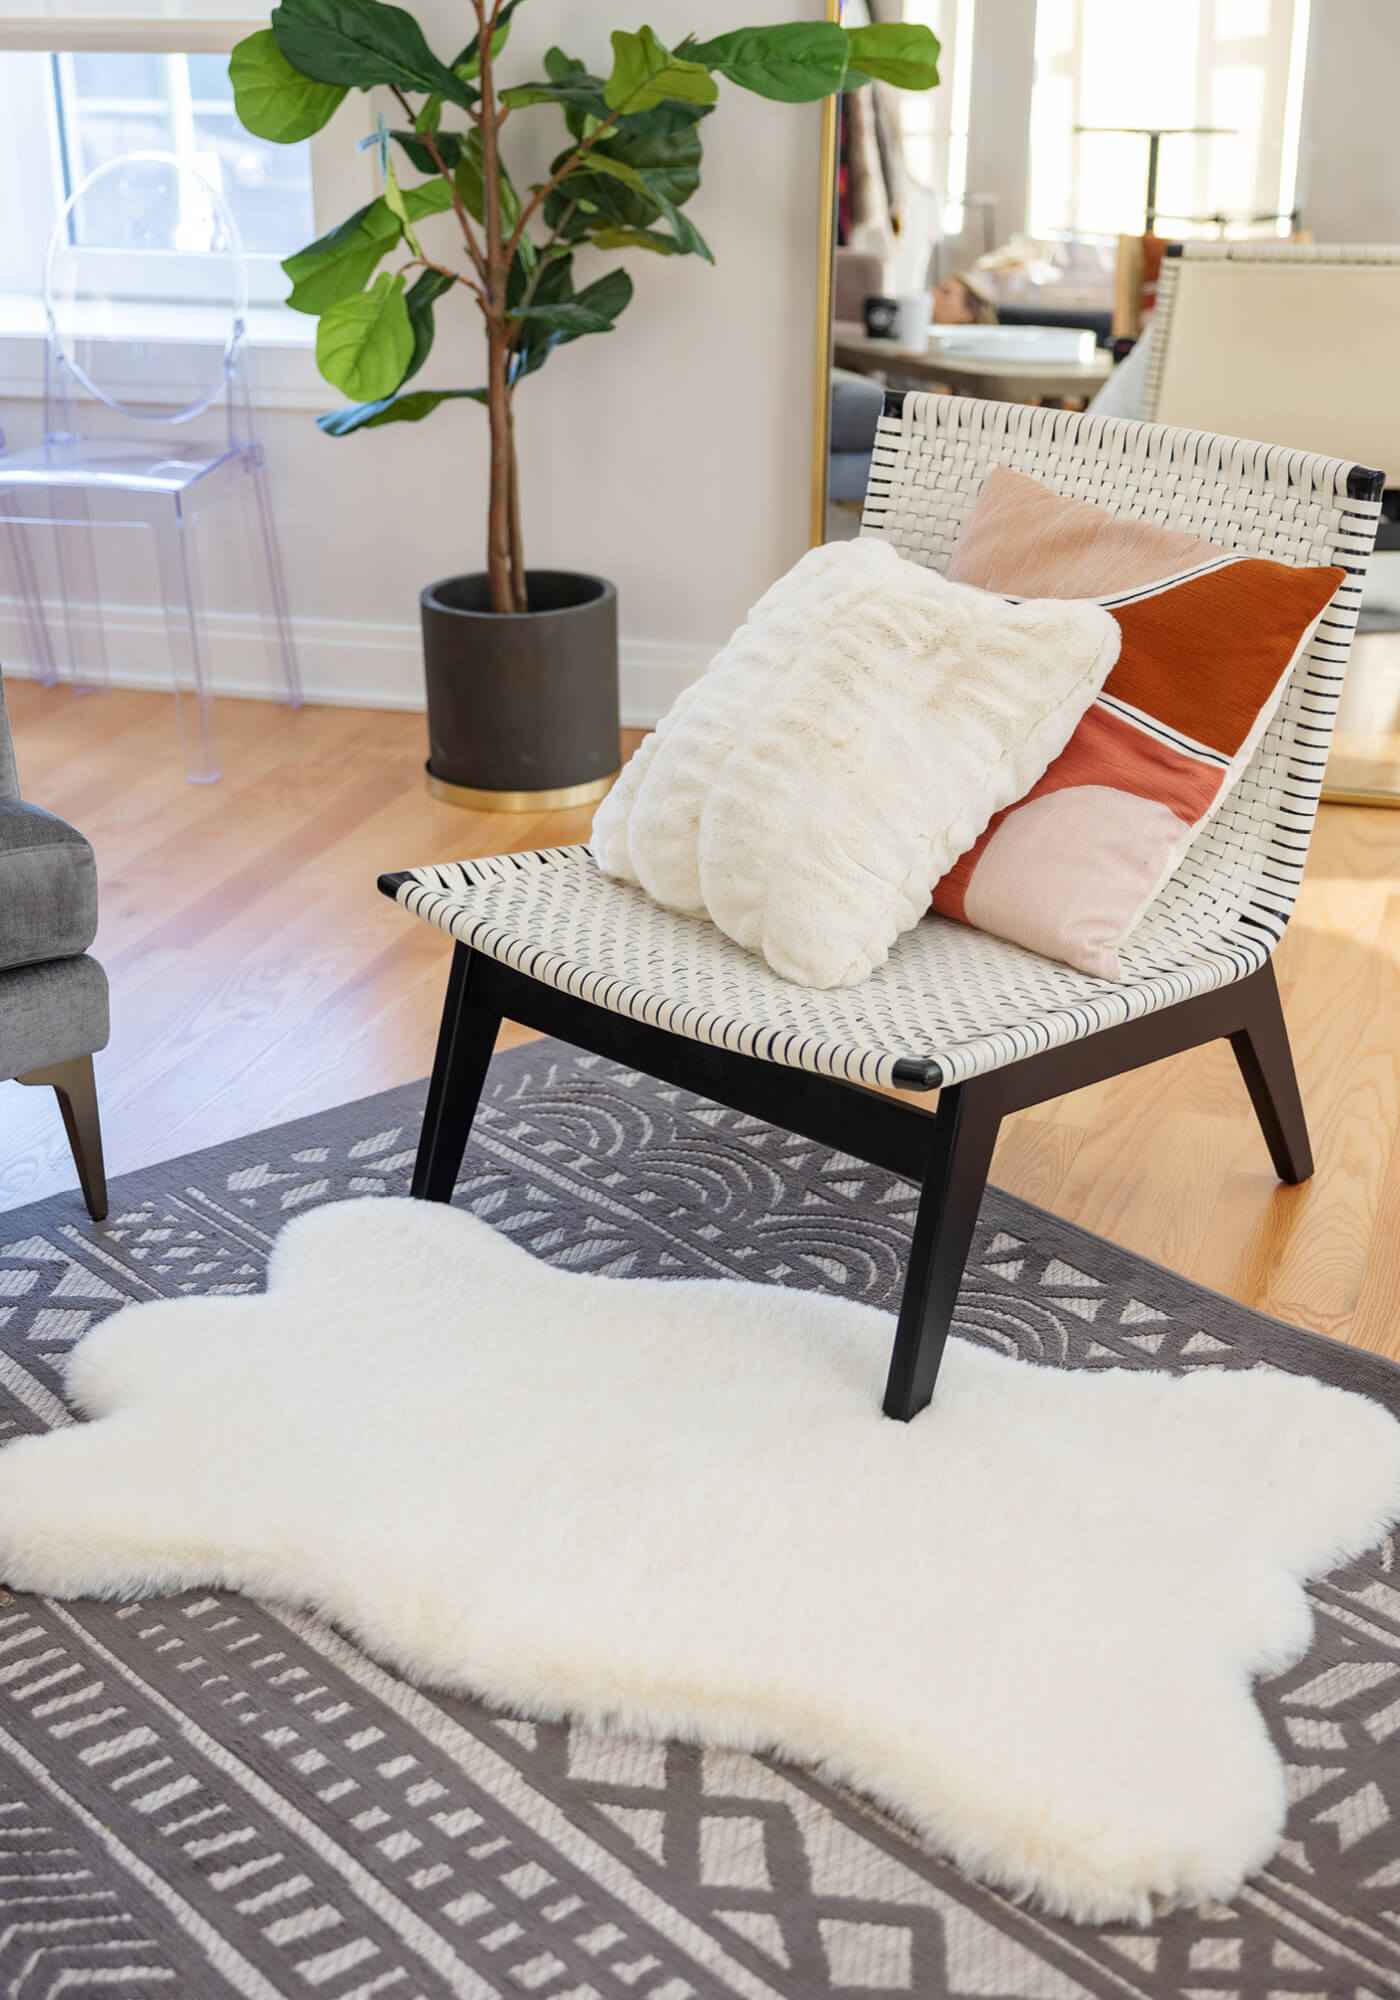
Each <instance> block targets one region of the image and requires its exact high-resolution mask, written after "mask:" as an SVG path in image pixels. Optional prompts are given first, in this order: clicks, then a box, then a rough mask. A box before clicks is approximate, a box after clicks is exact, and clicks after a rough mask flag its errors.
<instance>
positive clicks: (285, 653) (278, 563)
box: [244, 445, 302, 708]
mask: <svg viewBox="0 0 1400 2000" xmlns="http://www.w3.org/2000/svg"><path fill="white" fill-rule="evenodd" d="M244 463H245V464H246V466H247V469H248V476H249V478H250V479H251V480H252V485H253V508H254V512H255V513H256V515H257V526H258V541H259V544H260V552H261V555H262V572H263V587H264V595H265V597H266V598H267V601H268V604H269V605H270V607H271V610H272V620H273V624H274V626H275V628H276V633H277V652H278V659H279V663H280V665H281V668H282V679H283V682H284V684H285V688H286V692H285V693H284V694H280V695H278V696H277V699H278V700H279V701H285V702H286V704H287V706H288V708H300V707H301V703H302V693H301V670H300V668H299V667H298V665H297V649H296V640H295V639H294V638H293V636H292V618H291V613H290V612H289V611H288V609H287V584H286V579H285V578H284V576H283V574H282V553H281V549H280V547H279V545H278V541H277V523H276V521H275V519H274V518H273V513H272V496H271V494H270V493H269V492H268V488H267V469H266V467H265V466H264V464H263V455H262V447H261V446H260V445H253V446H250V448H249V452H248V456H247V457H246V459H245V461H244Z"/></svg>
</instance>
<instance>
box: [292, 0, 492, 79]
mask: <svg viewBox="0 0 1400 2000" xmlns="http://www.w3.org/2000/svg"><path fill="white" fill-rule="evenodd" d="M272 32H273V34H274V35H275V36H276V37H277V46H278V48H279V49H280V50H281V52H282V54H283V55H284V56H285V57H286V58H287V61H288V62H289V63H290V64H291V65H292V68H293V69H298V70H300V71H301V73H302V75H303V76H309V77H314V78H315V79H316V81H317V82H318V83H339V84H353V85H356V86H358V88H360V89H361V90H367V89H368V88H369V86H370V85H371V84H375V83H387V84H391V85H394V86H396V87H397V88H398V89H400V90H422V91H427V92H428V93H429V94H432V93H436V94H437V95H439V96H441V97H445V98H446V99H447V100H448V102H449V103H450V104H468V103H474V102H475V100H476V97H477V92H476V91H474V90H472V89H471V86H470V85H469V84H466V83H464V82H463V81H462V79H461V78H460V77H456V76H454V75H453V74H452V71H451V70H450V69H448V68H447V66H446V64H445V63H442V62H439V60H438V58H437V57H436V56H435V55H434V54H433V52H432V50H431V49H430V48H429V47H428V44H427V43H426V42H425V41H424V39H423V31H422V29H421V28H420V27H419V25H418V23H417V22H416V21H415V20H414V18H413V16H412V15H411V14H407V13H405V12H404V10H403V8H402V7H390V6H387V5H385V0H282V4H281V6H279V7H277V8H274V10H273V15H272ZM464 92H469V93H470V95H469V96H464V95H463V93H464Z"/></svg>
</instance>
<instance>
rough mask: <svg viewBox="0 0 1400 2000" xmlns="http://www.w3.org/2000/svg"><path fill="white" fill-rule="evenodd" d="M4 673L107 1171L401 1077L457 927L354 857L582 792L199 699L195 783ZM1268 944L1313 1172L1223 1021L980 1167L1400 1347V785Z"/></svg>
mask: <svg viewBox="0 0 1400 2000" xmlns="http://www.w3.org/2000/svg"><path fill="white" fill-rule="evenodd" d="M7 693H8V696H9V701H10V708H11V715H12V719H13V722H14V727H15V736H16V742H17V748H18V754H19V760H20V770H21V776H22V779H23V783H24V789H25V794H26V796H27V797H29V798H31V799H33V800H35V801H36V802H38V803H39V804H42V805H45V806H48V807H49V808H51V809H52V810H53V811H55V812H58V813H61V814H62V815H63V816H64V817H65V818H69V819H72V820H73V821H74V822H75V823H76V824H77V825H78V826H80V827H81V828H82V829H83V831H84V832H85V833H87V834H88V835H89V836H90V837H91V839H92V841H93V844H94V846H95V847H96V850H97V856H98V864H99V869H100V872H101V879H102V923H101V929H100V932H99V934H98V939H97V945H96V950H97V953H98V955H99V956H100V957H101V959H102V960H103V962H104V964H105V965H106V967H107V970H108V973H109V975H110V978H111V982H112V1007H113V1034H112V1043H111V1046H110V1047H109V1049H108V1050H107V1051H106V1053H105V1054H104V1055H102V1056H100V1057H99V1058H98V1080H99V1086H100V1089H101V1093H102V1102H103V1115H104V1122H105V1130H106V1145H107V1158H108V1165H109V1169H110V1171H111V1172H112V1173H113V1174H114V1175H115V1174H120V1173H122V1172H125V1171H128V1170H130V1169H131V1168H134V1167H139V1166H144V1165H146V1164H148V1163H150V1162H151V1161H154V1160H158V1159H163V1158H169V1157H171V1156H172V1155H174V1154H178V1153H181V1152H187V1151H192V1150H194V1149H195V1148H197V1147H200V1146H205V1145H212V1144H214V1143H216V1142H217V1141H219V1140H222V1139H228V1138H233V1137H235V1136H237V1135H239V1134H241V1133H245V1132H251V1131H255V1130H256V1129H258V1127H260V1126H264V1125H271V1124H275V1123H277V1122H278V1121H279V1120H282V1119H286V1118H293V1117H297V1116H300V1115H301V1114H303V1113H306V1112H310V1111H316V1110H319V1109H322V1108H324V1107H326V1106H329V1105H332V1104H336V1103H343V1102H345V1101H346V1100H348V1099H350V1098H352V1097H356V1096H361V1095H364V1094H366V1093H368V1092H370V1091H374V1090H381V1089H385V1088H387V1087H388V1086H390V1085H392V1084H397V1083H403V1082H407V1081H408V1080H409V1079H411V1078H413V1077H417V1076H421V1075H423V1074H424V1073H425V1071H426V1070H427V1068H428V1066H429V1063H430V1061H431V1058H432V1050H433V1038H434V1033H435V1029H436V1023H437V1015H438V1008H439V1005H440V1002H441V996H442V988H443V983H444V980H445V977H446V970H447V957H448V952H449V949H450V947H449V945H448V942H447V940H446V939H445V938H444V937H442V936H441V935H440V934H439V933H438V932H436V931H434V930H432V929H430V928H429V927H428V926H427V925H425V924H419V923H414V922H411V921H409V920H408V919H407V918H405V917H404V916H403V915H402V914H401V913H400V912H398V911H397V910H396V909H395V908H394V907H393V906H392V905H391V904H389V903H388V902H386V901H385V900H384V899H383V898H382V897H381V896H380V895H379V894H378V893H377V891H376V889H375V877H376V875H377V874H378V873H379V872H380V871H381V870H382V869H386V868H396V867H407V866H411V865H412V864H414V863H416V862H421V861H429V860H434V859H442V858H445V857H449V856H452V857H456V856H462V855H467V854H488V853H499V852H501V851H502V850H503V849H505V848H507V847H519V848H527V847H538V846H544V845H552V844H555V843H563V842H567V841H573V840H581V839H583V838H585V837H586V835H587V831H588V825H589V821H590V818H591V811H590V809H588V808H584V809H581V810H579V811H575V812H571V813H554V814H550V815H547V816H540V817H530V816H523V815H521V816H517V815H514V814H511V815H490V814H481V813H470V812H463V811H461V810H459V809H457V808H455V807H452V806H447V805H442V804H439V803H438V802H437V801H435V800H433V799H431V798H429V796H428V794H427V792H426V791H425V789H424V786H423V755H424V747H423V721H422V718H421V716H417V715H394V714H386V713H382V712H370V711H362V710H353V709H329V708H318V709H304V710H303V711H301V713H300V714H297V715H289V714H288V713H287V712H286V711H284V710H282V709H278V708H274V707H272V706H271V705H270V704H264V703H255V702H237V701H226V702H221V703H220V704H219V728H220V732H221V744H222V750H223V758H224V772H225V775H224V777H223V779H222V781H221V782H220V783H219V784H217V785H212V786H207V787H196V786H191V785H186V784H185V783H184V782H183V779H182V776H181V771H180V764H179V757H178V749H177V745H176V741H175V727H174V719H173V711H172V704H171V702H170V700H169V698H168V697H165V696H162V695H155V694H133V693H112V694H107V695H102V696H93V697H88V698H86V699H83V700H80V701H75V700H74V699H73V697H72V696H71V695H69V694H68V693H66V692H65V691H63V690H61V689H52V690H44V689H40V688H38V687H35V686H33V685H31V684H29V683H24V682H10V683H9V684H8V685H7ZM1278 966H1279V973H1280V979H1281V983H1282V986H1283V991H1284V999H1285V1005H1286V1006H1287V1009H1288V1017H1289V1022H1290V1026H1291V1029H1292V1035H1293V1042H1294V1048H1295V1051H1296V1055H1297V1059H1298V1066H1299V1071H1300V1074H1301V1077H1302V1084H1303V1094H1304V1098H1305V1100H1306V1102H1307V1105H1308V1110H1309V1116H1310V1119H1311V1124H1312V1131H1313V1143H1314V1148H1315V1151H1316V1155H1317V1174H1316V1176H1315V1178H1314V1179H1313V1180H1312V1181H1310V1182H1309V1183H1308V1184H1307V1185H1306V1186H1305V1187H1301V1188H1281V1187H1280V1186H1279V1184H1278V1183H1277V1182H1276V1181H1275V1179H1274V1178H1273V1174H1272V1172H1271V1171H1270V1167H1269V1161H1268V1155H1267V1153H1266V1152H1265V1150H1264V1144H1263V1141H1262V1139H1261V1138H1260V1136H1259V1132H1258V1129H1257V1127H1256V1126H1255V1123H1254V1120H1253V1116H1252V1113H1251V1111H1250V1108H1249V1104H1248V1100H1247V1099H1246V1097H1245V1094H1244V1089H1243V1087H1242V1085H1241V1083H1240V1081H1239V1078H1238V1075H1237V1073H1236V1071H1235V1067H1234V1063H1233V1059H1232V1058H1231V1056H1230V1053H1229V1051H1228V1049H1227V1048H1225V1047H1223V1046H1220V1047H1216V1048H1213V1049H1207V1050H1201V1051H1197V1052H1195V1053H1193V1054H1190V1055H1186V1056H1181V1057H1177V1058H1175V1059H1173V1060H1171V1061H1168V1062H1164V1063H1160V1064H1158V1065H1156V1066H1155V1067H1153V1068H1152V1069H1149V1070H1145V1071H1141V1072H1139V1073H1138V1074H1137V1075H1135V1076H1130V1077H1123V1078H1119V1079H1117V1080H1115V1081H1114V1082H1112V1083H1108V1084H1103V1085H1098V1086H1095V1087H1094V1088H1092V1089H1089V1090H1083V1091H1079V1092H1077V1093H1076V1094H1075V1095H1073V1096H1071V1097H1067V1098H1063V1099H1061V1100H1059V1101H1058V1102H1057V1103H1055V1104H1051V1105H1046V1106H1043V1107H1041V1108H1040V1109H1038V1110H1035V1111H1032V1112H1028V1113H1024V1114H1022V1115H1021V1116H1020V1117H1018V1118H1016V1119H1014V1120H1011V1121H1010V1122H1009V1123H1008V1125H1007V1126H1006V1127H1005V1128H1004V1131H1003V1135H1002V1140H1001V1145H1000V1147H999V1148H998V1152H997V1157H996V1162H995V1165H994V1167H993V1177H994V1178H995V1179H996V1180H997V1181H998V1182H999V1183H1000V1184H1001V1185H1002V1186H1003V1187H1007V1188H1010V1189H1012V1190H1013V1191H1014V1192H1016V1193H1018V1194H1022V1195H1025V1196H1026V1197H1027V1198H1028V1199H1030V1200H1031V1201H1035V1202H1039V1203H1041V1204H1043V1205H1044V1206H1045V1207H1047V1208H1051V1209H1053V1210H1054V1211H1055V1212H1056V1213H1057V1214H1060V1215H1064V1216H1067V1217H1069V1218H1071V1219H1072V1220H1073V1221H1075V1222H1078V1223H1080V1224H1082V1225H1083V1226H1084V1227H1085V1228H1087V1229H1091V1230H1095V1231H1097V1232H1098V1233H1099V1234H1101V1235H1104V1236H1108V1237H1111V1238H1112V1239H1113V1240H1114V1241H1115V1242H1118V1243H1122V1244H1125V1245H1126V1246H1127V1247H1128V1248H1130V1249H1132V1250H1135V1251H1138V1252H1140V1253H1141V1254H1143V1255H1145V1256H1148V1257H1153V1258H1156V1259H1158V1260H1159V1261H1160V1262H1162V1263H1164V1264H1167V1265H1170V1266H1171V1267H1172V1268H1173V1269H1174V1270H1178V1271H1181V1272H1184V1273H1185V1274H1186V1275H1188V1276H1190V1277H1193V1278H1195V1279H1197V1280H1199V1281H1200V1282H1201V1283H1203V1284H1206V1285H1211V1286H1214V1287H1216V1288H1218V1289H1219V1290H1221V1291H1224V1292H1228V1293H1230V1294H1231V1295H1232V1296H1233V1297H1235V1298H1238V1299H1242V1300H1244V1301H1245V1302H1246V1303H1247V1304H1249V1305H1252V1306H1256V1307H1258V1308H1260V1309H1261V1310H1263V1311H1265V1312H1270V1313H1275V1314H1277V1315H1278V1316H1279V1317H1281V1318H1284V1319H1290V1320H1294V1321H1297V1322H1298V1323H1300V1324H1302V1325H1304V1326H1309V1327H1313V1328H1317V1329H1319V1330H1321V1331H1324V1332H1327V1333H1331V1334H1335V1335H1338V1336H1339V1337H1341V1338H1343V1339H1347V1340H1351V1341H1355V1342H1356V1343H1358V1344H1359V1345H1361V1346H1363V1347H1369V1348H1373V1349H1376V1350H1378V1351H1380V1352H1383V1353H1388V1354H1390V1355H1392V1356H1394V1357H1395V1358H1396V1359H1400V812H1392V811H1386V810H1384V809H1378V808H1374V807H1337V806H1329V807H1325V808H1324V809H1323V813H1322V817H1321V821H1320V823H1319V827H1318V832H1317V836H1316V838H1315V840H1314V844H1313V851H1312V856H1311V860H1310V862H1309V867H1308V875H1307V880H1306V883H1305V886H1304V890H1303V896H1302V899H1301V902H1300V905H1299V909H1298V913H1297V915H1296V916H1295V918H1294V920H1293V923H1292V925H1291V926H1290V928H1289V931H1288V934H1287V936H1286V937H1285V939H1284V942H1283V945H1282V947H1281V949H1280V952H1279V957H1278ZM512 1038H513V1039H518V1034H517V1035H515V1036H513V1037H512ZM0 1103H3V1118H4V1126H3V1144H2V1145H0V1207H14V1206H16V1205H18V1204H19V1203H22V1202H26V1201H30V1200H33V1199H35V1198H36V1197H38V1196H40V1195H44V1194H48V1193H51V1192H53V1191H55V1190H57V1189H59V1188H64V1187H71V1186H74V1185H75V1176H74V1174H73V1171H72V1167H71V1165H70V1162H69V1159H68V1155H67V1150H66V1147H65V1145H64V1141H63V1135H62V1130H61V1127H60V1124H59V1119H58V1114H57V1109H56V1107H55V1105H54V1103H53V1099H52V1095H51V1093H50V1092H47V1091H27V1090H23V1089H20V1088H19V1087H17V1086H16V1087H12V1088H9V1089H7V1090H5V1092H4V1093H3V1099H0Z"/></svg>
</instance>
